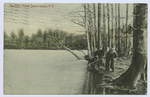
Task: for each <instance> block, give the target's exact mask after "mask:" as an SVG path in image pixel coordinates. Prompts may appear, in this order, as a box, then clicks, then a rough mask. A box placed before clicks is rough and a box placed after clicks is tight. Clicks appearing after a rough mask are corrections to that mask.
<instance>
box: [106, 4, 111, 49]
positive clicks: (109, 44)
mask: <svg viewBox="0 0 150 97" xmlns="http://www.w3.org/2000/svg"><path fill="white" fill-rule="evenodd" d="M107 17H108V19H107V20H108V22H107V25H108V47H109V48H111V37H110V27H109V22H110V20H109V19H110V17H109V4H108V3H107Z"/></svg>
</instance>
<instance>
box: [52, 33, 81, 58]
mask: <svg viewBox="0 0 150 97" xmlns="http://www.w3.org/2000/svg"><path fill="white" fill-rule="evenodd" d="M52 38H53V39H55V41H56V42H58V43H59V45H61V46H62V47H63V48H64V49H66V50H67V51H69V52H70V53H71V54H73V55H74V56H75V57H76V58H77V59H78V60H80V59H81V58H80V57H79V56H78V55H76V54H75V53H74V52H73V51H71V49H69V48H67V47H66V46H64V45H62V44H61V43H60V42H59V40H58V39H57V38H55V37H53V36H52Z"/></svg>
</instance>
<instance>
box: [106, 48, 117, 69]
mask: <svg viewBox="0 0 150 97" xmlns="http://www.w3.org/2000/svg"><path fill="white" fill-rule="evenodd" d="M117 56H118V55H117V53H116V51H115V49H114V48H113V49H112V48H111V49H109V51H108V52H107V53H106V71H109V69H110V68H111V69H112V71H114V58H116V57H117Z"/></svg>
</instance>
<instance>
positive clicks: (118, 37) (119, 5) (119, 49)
mask: <svg viewBox="0 0 150 97" xmlns="http://www.w3.org/2000/svg"><path fill="white" fill-rule="evenodd" d="M120 38H121V36H120V4H119V3H118V53H119V55H120V51H121V50H120V49H121V48H120V40H121V39H120Z"/></svg>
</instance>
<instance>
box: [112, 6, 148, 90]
mask: <svg viewBox="0 0 150 97" xmlns="http://www.w3.org/2000/svg"><path fill="white" fill-rule="evenodd" d="M146 17H147V4H135V7H134V20H133V21H134V32H133V44H134V52H133V58H132V63H131V66H130V67H129V68H128V70H127V71H126V72H125V73H123V74H122V75H121V76H120V77H119V78H117V79H116V80H114V81H113V82H114V84H116V85H123V86H124V88H129V89H133V88H135V87H136V85H137V82H138V80H139V79H140V78H141V73H142V72H143V71H144V67H145V65H146V62H147V56H146V55H147V50H146V49H147V47H146V44H147V43H146V42H147V37H146V36H147V20H146Z"/></svg>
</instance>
